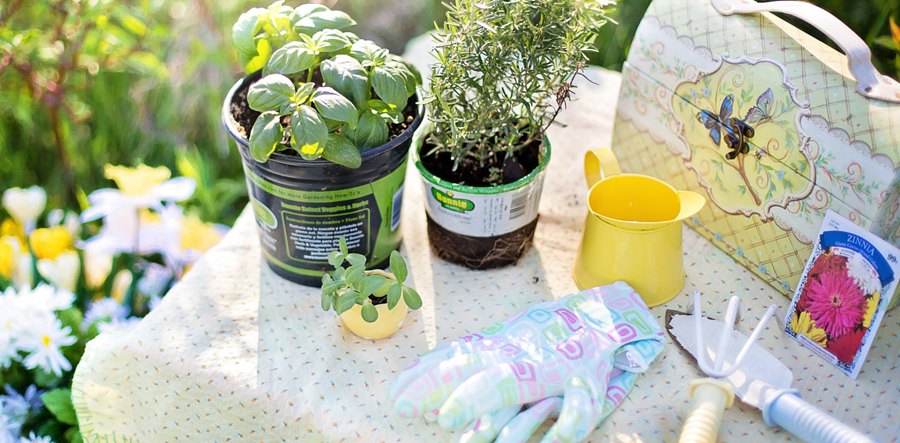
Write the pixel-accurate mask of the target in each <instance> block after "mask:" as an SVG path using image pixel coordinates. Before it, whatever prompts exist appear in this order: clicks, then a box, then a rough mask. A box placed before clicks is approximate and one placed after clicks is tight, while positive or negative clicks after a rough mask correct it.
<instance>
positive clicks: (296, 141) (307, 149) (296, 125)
mask: <svg viewBox="0 0 900 443" xmlns="http://www.w3.org/2000/svg"><path fill="white" fill-rule="evenodd" d="M291 135H292V137H291V147H293V148H294V150H295V151H297V152H298V153H300V156H301V157H303V158H304V159H307V160H315V159H317V158H319V156H320V155H321V154H322V151H324V150H325V145H326V144H328V126H326V125H325V122H324V121H322V117H320V116H319V113H317V112H316V110H315V109H313V108H311V107H309V106H308V105H302V106H300V107H298V108H297V109H296V110H295V111H294V112H293V113H291Z"/></svg>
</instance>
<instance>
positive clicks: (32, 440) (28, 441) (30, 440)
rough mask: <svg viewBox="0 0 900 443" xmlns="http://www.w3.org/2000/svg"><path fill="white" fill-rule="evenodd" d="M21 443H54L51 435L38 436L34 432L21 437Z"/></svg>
mask: <svg viewBox="0 0 900 443" xmlns="http://www.w3.org/2000/svg"><path fill="white" fill-rule="evenodd" d="M19 443H53V440H50V437H38V436H36V435H34V432H32V433H30V434H28V437H22V438H20V439H19Z"/></svg>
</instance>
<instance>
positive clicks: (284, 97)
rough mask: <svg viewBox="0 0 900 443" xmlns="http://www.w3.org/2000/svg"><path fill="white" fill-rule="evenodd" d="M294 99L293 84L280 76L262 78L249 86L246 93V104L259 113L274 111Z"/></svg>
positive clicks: (273, 75)
mask: <svg viewBox="0 0 900 443" xmlns="http://www.w3.org/2000/svg"><path fill="white" fill-rule="evenodd" d="M293 97H294V84H293V83H292V82H291V80H290V79H288V78H287V77H285V76H283V75H281V74H272V75H267V76H265V77H263V78H262V79H261V80H259V81H258V82H256V83H254V84H252V85H250V90H249V91H247V103H248V104H249V105H250V108H251V109H253V110H255V111H259V112H265V111H274V110H277V109H280V108H281V106H282V105H284V104H287V103H290V102H291V100H292V99H293Z"/></svg>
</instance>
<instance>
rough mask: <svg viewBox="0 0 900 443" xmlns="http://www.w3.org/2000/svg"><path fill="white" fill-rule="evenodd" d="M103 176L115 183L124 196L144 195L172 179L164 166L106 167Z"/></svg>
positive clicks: (170, 173) (170, 172)
mask: <svg viewBox="0 0 900 443" xmlns="http://www.w3.org/2000/svg"><path fill="white" fill-rule="evenodd" d="M103 172H104V176H106V178H108V179H110V180H112V181H114V182H116V186H117V187H118V188H119V190H120V191H122V193H123V194H125V195H144V194H147V193H149V192H150V191H151V190H152V189H153V188H154V187H156V186H157V185H159V184H160V183H162V182H164V181H166V180H168V179H169V178H171V177H172V171H169V168H167V167H165V166H159V167H156V168H151V167H150V166H147V165H140V166H138V167H136V168H127V167H125V166H113V165H106V169H104V171H103Z"/></svg>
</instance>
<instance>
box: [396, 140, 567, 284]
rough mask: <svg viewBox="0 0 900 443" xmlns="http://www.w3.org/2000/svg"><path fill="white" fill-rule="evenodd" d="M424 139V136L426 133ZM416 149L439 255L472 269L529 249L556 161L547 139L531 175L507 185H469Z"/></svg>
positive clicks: (504, 263)
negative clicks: (444, 175) (438, 170)
mask: <svg viewBox="0 0 900 443" xmlns="http://www.w3.org/2000/svg"><path fill="white" fill-rule="evenodd" d="M423 138H424V137H423ZM429 149H430V147H429V146H428V145H427V144H423V145H422V146H421V148H419V149H417V150H414V154H413V155H414V159H413V161H414V162H415V165H416V168H418V170H419V173H420V174H421V176H422V182H423V184H424V185H425V211H426V216H427V223H428V226H427V230H428V240H429V243H430V244H431V250H432V251H433V252H434V254H435V255H437V256H438V257H440V258H442V259H444V260H446V261H449V262H451V263H455V264H458V265H462V266H465V267H468V268H471V269H491V268H499V267H503V266H508V265H512V264H515V263H516V262H517V261H518V260H519V258H521V257H522V255H523V254H524V253H525V252H526V251H527V250H528V248H529V246H530V245H531V243H532V241H533V239H534V231H535V229H536V228H537V223H538V206H540V201H541V191H542V189H543V186H544V176H545V175H546V174H545V173H546V170H547V164H548V163H549V162H550V142H549V141H548V140H547V137H543V142H542V143H541V146H540V151H539V156H538V158H539V161H538V165H537V167H535V168H534V169H533V170H532V171H531V172H530V173H529V174H528V175H526V176H525V177H523V178H521V179H519V180H517V181H515V182H512V183H509V184H505V185H502V186H493V187H479V186H466V185H461V184H458V183H452V182H449V181H447V180H444V179H441V178H440V177H438V176H436V175H435V174H434V173H432V172H431V171H429V170H428V168H427V167H426V166H425V165H424V164H423V162H422V160H421V156H422V155H424V153H426V152H428V151H429Z"/></svg>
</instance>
